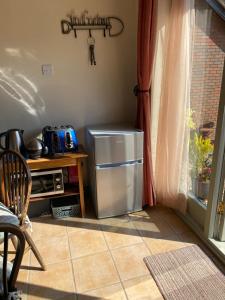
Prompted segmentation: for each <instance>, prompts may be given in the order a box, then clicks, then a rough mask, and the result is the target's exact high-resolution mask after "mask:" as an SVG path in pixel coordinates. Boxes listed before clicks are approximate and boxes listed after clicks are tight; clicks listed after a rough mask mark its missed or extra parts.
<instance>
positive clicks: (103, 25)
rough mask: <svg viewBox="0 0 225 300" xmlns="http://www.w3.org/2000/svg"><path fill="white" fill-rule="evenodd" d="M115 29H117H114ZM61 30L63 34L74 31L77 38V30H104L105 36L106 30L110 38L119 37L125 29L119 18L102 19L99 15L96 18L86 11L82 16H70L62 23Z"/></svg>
mask: <svg viewBox="0 0 225 300" xmlns="http://www.w3.org/2000/svg"><path fill="white" fill-rule="evenodd" d="M113 27H115V28H113ZM61 29H62V33H63V34H68V33H70V32H71V31H74V35H75V37H77V30H89V31H90V30H99V29H100V30H103V32H104V36H105V32H106V30H108V33H109V36H110V37H112V36H118V35H119V34H121V33H122V31H123V29H124V24H123V21H122V20H121V19H119V18H117V17H102V16H99V15H98V14H97V15H95V16H94V17H92V16H89V15H88V11H87V10H85V11H84V12H82V13H81V15H80V16H76V15H74V14H70V15H68V19H67V20H62V21H61Z"/></svg>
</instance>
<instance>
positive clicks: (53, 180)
mask: <svg viewBox="0 0 225 300" xmlns="http://www.w3.org/2000/svg"><path fill="white" fill-rule="evenodd" d="M31 178H32V189H31V196H30V197H31V198H35V197H44V196H52V195H57V194H63V193H64V183H63V172H62V169H57V170H48V171H37V172H36V171H35V172H31Z"/></svg>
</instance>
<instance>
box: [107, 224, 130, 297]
mask: <svg viewBox="0 0 225 300" xmlns="http://www.w3.org/2000/svg"><path fill="white" fill-rule="evenodd" d="M101 230H102V228H101ZM102 233H103V236H104V239H105V242H106V245H107V248H108V251H109V253H110V256H111V258H112V261H113V265H114V267H115V269H116V272H117V275H118V277H119V280H120V284H121V286H122V288H123V291H124V293H125V296H126V299H128V300H129V298H128V295H127V293H126V291H125V289H124V286H123V282H122V279H121V277H120V274H119V271H118V269H117V266H116V263H115V260H114V257H113V255H112V252H111V250H110V248H109V245H108V242H107V240H106V238H105V233H104V231H102Z"/></svg>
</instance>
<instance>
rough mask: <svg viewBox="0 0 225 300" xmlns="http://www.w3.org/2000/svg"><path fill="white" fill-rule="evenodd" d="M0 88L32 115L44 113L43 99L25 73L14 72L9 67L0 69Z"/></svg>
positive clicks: (36, 115)
mask: <svg viewBox="0 0 225 300" xmlns="http://www.w3.org/2000/svg"><path fill="white" fill-rule="evenodd" d="M0 89H2V90H3V91H4V92H5V93H6V94H7V95H8V96H9V97H10V98H11V99H12V100H14V101H16V102H17V103H19V104H20V105H22V106H23V108H24V109H25V110H26V111H27V112H28V113H29V114H31V115H32V116H35V117H37V118H38V117H39V116H40V115H42V114H43V113H45V110H46V107H45V102H44V100H43V99H42V98H41V97H40V96H39V95H38V88H37V86H36V85H35V84H34V83H33V82H32V81H31V80H30V79H28V78H27V77H26V76H25V75H23V74H21V73H18V74H15V73H14V72H13V71H12V69H10V68H5V69H4V68H2V69H0Z"/></svg>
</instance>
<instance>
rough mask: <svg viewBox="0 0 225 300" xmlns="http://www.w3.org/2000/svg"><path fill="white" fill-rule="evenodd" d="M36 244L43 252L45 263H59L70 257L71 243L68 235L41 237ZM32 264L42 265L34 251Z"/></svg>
mask: <svg viewBox="0 0 225 300" xmlns="http://www.w3.org/2000/svg"><path fill="white" fill-rule="evenodd" d="M35 245H36V247H37V248H38V250H39V252H40V253H41V256H42V258H43V260H44V263H45V265H49V264H52V263H58V262H61V261H64V260H68V259H70V251H69V243H68V238H67V236H59V237H57V236H56V237H54V238H51V239H49V240H47V239H46V240H45V239H41V240H38V241H36V242H35ZM31 266H32V267H34V266H35V267H39V266H40V265H39V263H38V261H37V259H36V257H35V256H34V254H33V252H32V254H31Z"/></svg>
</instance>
